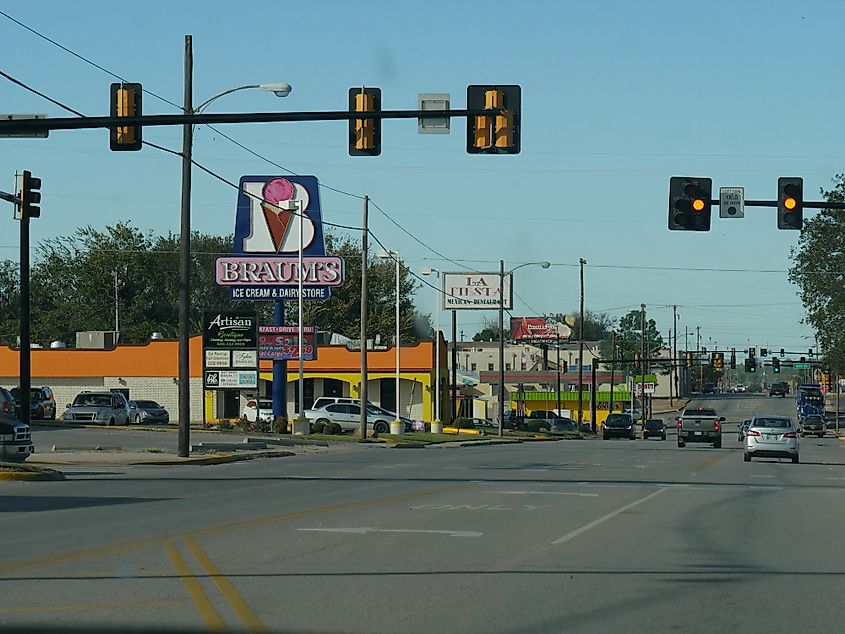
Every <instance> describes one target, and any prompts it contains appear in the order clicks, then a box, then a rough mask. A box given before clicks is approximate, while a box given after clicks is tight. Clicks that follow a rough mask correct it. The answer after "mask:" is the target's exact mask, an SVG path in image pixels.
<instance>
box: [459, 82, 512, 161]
mask: <svg viewBox="0 0 845 634" xmlns="http://www.w3.org/2000/svg"><path fill="white" fill-rule="evenodd" d="M521 108H522V89H521V88H520V87H519V86H468V87H467V110H497V111H498V112H495V113H494V112H491V113H490V114H489V115H487V114H483V115H474V116H471V117H469V118H468V119H467V152H468V153H470V154H519V152H520V149H521V148H520V122H519V115H520V111H521Z"/></svg>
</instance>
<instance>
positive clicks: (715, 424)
mask: <svg viewBox="0 0 845 634" xmlns="http://www.w3.org/2000/svg"><path fill="white" fill-rule="evenodd" d="M713 425H714V429H715V430H716V431H719V419H718V418H717V419H716V420H714V421H713Z"/></svg>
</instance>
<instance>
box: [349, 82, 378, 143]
mask: <svg viewBox="0 0 845 634" xmlns="http://www.w3.org/2000/svg"><path fill="white" fill-rule="evenodd" d="M349 111H350V112H356V113H358V112H360V113H367V112H381V88H366V87H361V88H350V89H349ZM379 154H381V119H377V118H373V117H369V118H363V117H362V118H360V119H358V118H356V119H350V120H349V155H350V156H378V155H379Z"/></svg>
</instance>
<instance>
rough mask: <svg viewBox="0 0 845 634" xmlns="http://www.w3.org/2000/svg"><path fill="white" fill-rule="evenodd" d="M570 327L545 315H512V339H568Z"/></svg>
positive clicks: (570, 332) (570, 331)
mask: <svg viewBox="0 0 845 634" xmlns="http://www.w3.org/2000/svg"><path fill="white" fill-rule="evenodd" d="M571 335H572V329H571V328H570V327H569V326H567V325H566V324H562V323H560V322H559V321H550V320H548V319H546V318H545V317H512V318H511V340H512V341H557V339H558V338H560V339H569V337H570V336H571Z"/></svg>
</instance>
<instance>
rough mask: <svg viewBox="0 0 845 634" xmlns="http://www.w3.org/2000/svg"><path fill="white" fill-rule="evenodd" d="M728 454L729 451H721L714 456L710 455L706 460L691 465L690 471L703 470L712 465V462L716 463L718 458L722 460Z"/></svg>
mask: <svg viewBox="0 0 845 634" xmlns="http://www.w3.org/2000/svg"><path fill="white" fill-rule="evenodd" d="M729 455H730V452H727V451H725V452H723V453H718V454H716V455H715V456H711V457H709V458H708V459H707V460H705V461H704V462H702V463H701V464H699V465H696V466H695V467H693V468H692V472H693V473H698V472H699V471H704V470H705V469H706V468H707V467H712V466H713V465H714V464H716V463H717V462H719V461H720V460H723V459H724V458H727V457H728V456H729Z"/></svg>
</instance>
